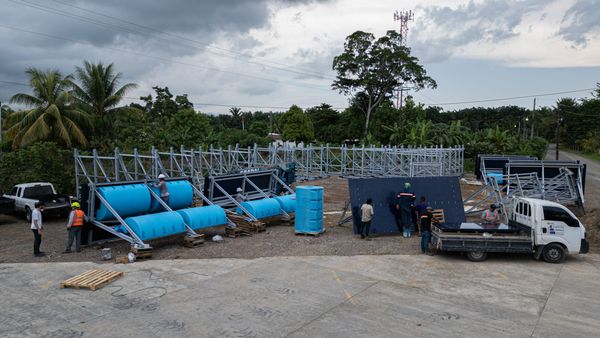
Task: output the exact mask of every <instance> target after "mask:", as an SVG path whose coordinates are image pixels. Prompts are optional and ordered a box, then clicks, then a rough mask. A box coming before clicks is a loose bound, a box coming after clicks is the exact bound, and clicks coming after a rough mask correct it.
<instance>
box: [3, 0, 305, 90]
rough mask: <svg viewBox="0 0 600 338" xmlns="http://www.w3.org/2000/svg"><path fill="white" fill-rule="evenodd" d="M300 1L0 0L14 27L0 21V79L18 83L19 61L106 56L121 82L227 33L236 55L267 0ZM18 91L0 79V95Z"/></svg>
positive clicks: (261, 21)
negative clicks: (0, 49)
mask: <svg viewBox="0 0 600 338" xmlns="http://www.w3.org/2000/svg"><path fill="white" fill-rule="evenodd" d="M308 2H312V0H296V1H294V0H256V1H234V0H201V1H199V0H198V1H196V0H187V1H186V0H169V1H145V0H126V1H122V0H104V1H92V0H85V1H84V0H52V1H50V0H47V1H42V0H25V1H22V0H8V1H4V2H3V4H2V10H1V11H0V25H1V26H8V27H12V28H15V29H17V30H15V29H12V30H11V29H8V28H6V27H1V26H0V41H2V42H3V52H2V53H0V80H4V81H16V82H25V81H26V77H25V74H24V70H25V68H26V67H37V68H41V69H59V70H61V71H62V72H63V73H65V74H69V73H71V72H73V70H74V67H75V66H76V65H80V64H81V63H82V62H83V60H90V61H94V62H97V61H103V62H105V63H111V62H114V63H115V64H116V67H117V69H118V70H120V71H122V72H123V73H124V77H125V80H126V81H136V80H139V79H140V78H143V77H144V75H145V74H147V73H148V72H150V71H151V70H152V69H154V68H155V67H156V66H158V65H159V64H165V63H168V61H166V60H169V59H173V58H177V57H182V56H187V55H195V54H198V53H200V52H202V51H205V50H206V44H210V43H212V42H214V41H215V40H216V39H223V38H225V39H227V41H229V42H231V43H232V45H233V46H234V49H235V51H239V52H242V53H243V52H244V51H245V50H247V49H250V48H252V47H254V46H256V45H257V44H258V43H259V42H258V41H256V40H254V39H252V38H250V37H248V35H247V34H246V33H247V32H248V31H249V30H250V29H255V28H262V27H265V26H266V25H267V24H268V21H269V18H270V15H271V13H270V10H269V6H270V5H271V4H274V5H276V6H279V7H286V6H294V5H299V4H303V3H308ZM22 30H28V31H33V32H38V33H43V34H47V35H50V36H44V35H40V34H32V33H27V32H24V31H22ZM51 36H54V37H58V39H57V38H53V37H51ZM127 51H132V52H131V53H127ZM210 52H211V53H215V54H217V55H221V56H222V55H223V54H229V55H231V53H227V52H223V51H217V50H214V49H212V50H210ZM134 53H140V54H145V55H153V56H158V57H160V58H162V59H163V60H157V59H151V58H144V57H140V56H139V55H136V54H134ZM219 53H220V54H219ZM24 89H27V88H26V87H18V86H16V85H5V84H2V83H0V99H3V100H6V97H7V96H10V95H12V94H14V93H15V92H18V91H22V90H24Z"/></svg>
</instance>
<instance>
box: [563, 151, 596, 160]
mask: <svg viewBox="0 0 600 338" xmlns="http://www.w3.org/2000/svg"><path fill="white" fill-rule="evenodd" d="M569 151H570V152H573V153H576V154H577V155H579V156H582V157H585V158H587V159H590V160H594V161H598V162H600V154H598V153H585V152H582V151H577V150H570V149H569Z"/></svg>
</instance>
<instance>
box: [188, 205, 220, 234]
mask: <svg viewBox="0 0 600 338" xmlns="http://www.w3.org/2000/svg"><path fill="white" fill-rule="evenodd" d="M177 213H179V214H180V215H181V217H183V220H184V221H185V224H187V225H189V227H190V228H192V229H194V230H197V229H202V228H210V227H214V226H217V225H223V224H227V217H226V216H225V209H223V208H221V207H220V206H218V205H207V206H204V207H197V208H188V209H181V210H177Z"/></svg>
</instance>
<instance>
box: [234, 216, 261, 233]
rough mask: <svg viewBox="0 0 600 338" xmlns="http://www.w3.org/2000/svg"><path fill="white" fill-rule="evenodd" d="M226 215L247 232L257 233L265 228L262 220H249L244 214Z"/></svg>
mask: <svg viewBox="0 0 600 338" xmlns="http://www.w3.org/2000/svg"><path fill="white" fill-rule="evenodd" d="M227 217H229V219H230V220H231V221H232V222H233V223H235V225H236V226H237V227H238V228H239V229H242V230H244V231H247V232H249V233H259V232H263V231H265V230H266V229H267V227H266V224H265V223H264V222H262V221H251V220H249V219H248V218H247V217H246V216H243V215H235V214H229V215H228V216H227Z"/></svg>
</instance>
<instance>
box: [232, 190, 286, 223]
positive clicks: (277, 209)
mask: <svg viewBox="0 0 600 338" xmlns="http://www.w3.org/2000/svg"><path fill="white" fill-rule="evenodd" d="M240 205H241V206H242V207H243V208H244V209H246V210H247V211H248V213H249V214H251V215H252V216H254V217H255V218H257V219H261V218H268V217H273V216H279V215H281V214H282V212H281V210H283V211H285V212H286V213H291V212H295V211H296V195H295V194H291V195H285V196H276V197H273V198H263V199H260V200H254V201H247V202H242V203H240ZM236 211H237V213H238V214H240V215H241V214H243V213H244V212H243V210H242V209H241V208H237V210H236Z"/></svg>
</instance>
